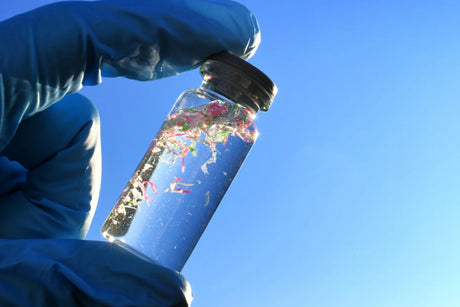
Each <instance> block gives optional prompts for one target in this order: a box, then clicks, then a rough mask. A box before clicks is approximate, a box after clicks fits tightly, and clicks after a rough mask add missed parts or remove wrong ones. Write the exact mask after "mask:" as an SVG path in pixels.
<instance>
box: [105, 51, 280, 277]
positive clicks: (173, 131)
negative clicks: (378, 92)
mask: <svg viewBox="0 0 460 307" xmlns="http://www.w3.org/2000/svg"><path fill="white" fill-rule="evenodd" d="M200 71H201V74H202V76H203V82H202V84H201V86H200V88H198V89H189V90H186V91H185V92H183V93H182V94H181V95H180V96H179V98H178V100H177V101H176V103H175V104H174V106H173V108H172V110H171V111H170V113H169V115H168V116H167V118H166V120H165V122H164V123H163V125H162V127H161V128H160V131H159V132H158V134H157V135H156V137H155V139H154V140H153V142H152V144H151V146H150V147H149V149H148V150H147V153H146V154H145V156H144V158H143V159H142V161H141V162H140V164H139V166H138V167H137V169H136V170H135V172H134V174H133V176H132V177H131V179H130V180H129V182H128V184H127V186H126V188H125V189H124V190H123V193H122V195H121V196H120V198H119V200H118V201H117V203H116V204H115V206H114V207H113V209H112V211H111V212H110V214H109V216H108V217H107V219H106V221H105V223H104V225H103V226H102V230H101V231H102V234H103V236H104V237H106V238H107V239H109V240H110V241H113V242H116V243H117V244H119V245H121V246H123V247H125V248H127V249H128V250H130V251H131V252H133V253H135V254H136V255H138V256H140V257H143V258H145V259H147V260H153V261H155V262H157V263H159V264H161V265H164V266H166V267H169V268H171V269H174V270H176V271H180V270H181V269H182V268H183V266H184V264H185V262H186V261H187V259H188V257H189V256H190V254H191V252H192V250H193V248H194V247H195V245H196V243H197V242H198V240H199V238H200V236H201V235H202V233H203V231H204V230H205V228H206V226H207V225H208V223H209V220H210V219H211V217H212V215H213V214H214V212H215V210H216V209H217V206H218V205H219V203H220V201H221V199H222V197H223V196H224V194H225V192H226V191H227V189H228V187H229V186H230V184H231V182H232V180H233V178H234V176H235V175H236V173H237V171H238V169H239V168H240V166H241V164H242V163H243V160H244V159H245V157H246V155H247V154H248V152H249V150H250V148H251V147H252V145H253V144H254V141H255V140H256V138H257V128H256V125H255V124H254V118H255V114H256V112H257V111H259V110H262V111H267V110H268V108H269V107H270V105H271V103H272V101H273V98H274V97H275V95H276V92H277V88H276V86H275V84H274V83H273V82H272V81H271V80H270V79H269V78H268V77H267V76H266V75H265V74H264V73H262V72H261V71H260V70H258V69H257V68H256V67H254V66H252V65H251V64H249V63H248V62H246V61H244V60H242V59H240V58H238V57H236V56H234V55H232V54H230V53H228V52H223V53H219V54H216V55H213V56H211V57H209V58H208V59H207V60H206V61H205V62H204V63H203V65H202V66H201V68H200Z"/></svg>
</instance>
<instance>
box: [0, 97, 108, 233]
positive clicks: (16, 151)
mask: <svg viewBox="0 0 460 307" xmlns="http://www.w3.org/2000/svg"><path fill="white" fill-rule="evenodd" d="M2 155H4V156H6V157H8V159H9V160H12V161H17V162H18V163H20V164H21V165H22V166H23V167H25V169H26V170H27V174H26V180H25V182H23V183H22V184H21V185H20V186H18V185H16V186H15V188H14V190H12V191H9V193H7V194H5V195H3V196H2V197H1V198H0V206H1V207H2V214H1V215H0V225H2V226H1V227H0V237H3V238H52V237H54V238H56V237H66V238H83V237H84V236H85V235H86V233H87V231H88V228H89V225H90V223H91V220H92V217H93V214H94V210H95V208H96V204H97V200H98V195H99V188H100V176H101V174H100V173H101V158H100V143H99V117H98V113H97V111H96V108H95V106H94V105H93V104H92V103H91V102H90V101H89V100H88V99H87V98H85V97H83V96H81V95H78V94H75V95H69V96H66V97H65V98H64V99H62V100H61V101H60V102H58V103H56V104H54V105H53V106H51V107H50V108H48V109H46V110H45V111H43V112H40V113H37V114H36V115H34V116H32V117H30V118H28V119H26V120H23V121H22V122H21V125H20V127H19V129H18V131H17V133H16V135H15V137H14V138H13V140H12V141H11V142H10V144H9V145H8V147H7V148H6V149H5V150H4V151H3V152H2Z"/></svg>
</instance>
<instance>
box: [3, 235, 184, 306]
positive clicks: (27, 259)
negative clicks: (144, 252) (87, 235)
mask: <svg viewBox="0 0 460 307" xmlns="http://www.w3.org/2000/svg"><path fill="white" fill-rule="evenodd" d="M0 280H1V287H0V305H2V306H68V307H72V306H159V307H161V306H189V304H190V303H191V300H192V294H191V289H190V285H189V284H188V282H187V281H186V280H185V279H184V278H183V277H182V275H180V274H179V273H177V272H174V271H172V270H170V269H167V268H164V267H161V266H159V265H156V264H153V263H150V262H147V261H144V260H142V259H140V258H138V257H136V256H134V255H132V254H131V253H129V252H127V251H126V250H124V249H122V248H120V247H118V246H117V245H114V244H110V243H105V242H96V241H82V240H66V239H44V240H4V239H3V240H0ZM25 290H27V295H24V291H25Z"/></svg>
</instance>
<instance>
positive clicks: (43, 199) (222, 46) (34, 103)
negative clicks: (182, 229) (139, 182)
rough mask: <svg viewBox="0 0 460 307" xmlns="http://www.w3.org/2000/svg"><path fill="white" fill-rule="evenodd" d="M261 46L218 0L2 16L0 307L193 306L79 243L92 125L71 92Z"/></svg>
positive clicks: (94, 158) (165, 273)
mask: <svg viewBox="0 0 460 307" xmlns="http://www.w3.org/2000/svg"><path fill="white" fill-rule="evenodd" d="M258 43H259V30H258V26H257V22H256V20H255V18H254V17H253V15H252V14H251V13H250V12H249V11H248V10H247V9H246V8H244V7H243V6H241V5H239V4H237V3H234V2H231V1H223V0H222V1H218V0H210V1H202V0H183V1H179V0H168V1H165V0H126V1H121V0H118V1H117V0H114V1H98V2H63V3H56V4H53V5H49V6H45V7H42V8H39V9H37V10H34V11H31V12H29V13H26V14H22V15H18V16H16V17H14V18H11V19H8V20H6V21H3V22H1V23H0V208H1V214H0V305H2V306H3V305H20V306H37V305H46V306H48V305H60V306H74V305H88V306H104V305H107V306H119V305H128V306H144V305H148V306H187V305H188V304H190V302H191V290H190V286H189V284H188V283H187V281H186V280H185V279H184V278H183V277H182V276H181V275H180V274H178V273H177V272H173V271H171V270H169V269H166V268H163V267H161V266H158V265H155V264H152V263H149V262H146V261H144V260H141V259H139V258H137V257H135V256H133V255H131V254H130V253H128V252H126V251H125V250H123V249H121V248H119V247H117V246H115V245H112V244H110V243H106V242H95V241H84V240H82V239H83V238H84V237H85V235H86V233H87V231H88V228H89V225H90V223H91V219H92V216H93V214H94V210H95V206H96V203H97V198H98V193H99V185H100V165H101V161H100V149H99V121H98V115H97V111H96V108H95V107H94V105H93V104H92V103H91V102H90V101H89V100H88V99H86V98H84V97H83V96H80V95H79V94H73V95H69V94H72V93H75V92H77V91H78V90H79V89H80V88H81V87H82V86H83V85H95V84H98V83H99V82H100V81H101V75H102V76H110V77H113V76H124V77H128V78H132V79H137V80H154V79H158V78H163V77H167V76H172V75H175V74H178V73H180V72H183V71H186V70H190V69H193V68H195V67H197V66H198V65H199V64H200V63H201V62H202V61H203V60H204V59H205V58H206V57H207V56H208V55H210V54H213V53H217V52H219V51H222V50H230V51H231V52H232V53H234V54H236V55H239V56H241V57H243V58H248V57H250V56H251V55H252V54H253V53H254V52H255V50H256V48H257V45H258ZM106 103H110V102H106Z"/></svg>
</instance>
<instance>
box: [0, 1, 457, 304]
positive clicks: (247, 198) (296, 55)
mask: <svg viewBox="0 0 460 307" xmlns="http://www.w3.org/2000/svg"><path fill="white" fill-rule="evenodd" d="M50 2H52V1H44V0H43V1H38V0H34V1H31V0H15V1H14V2H12V1H10V2H8V3H6V2H5V3H2V4H1V5H0V8H1V9H0V17H2V18H5V17H7V16H11V15H13V14H15V13H19V12H22V11H25V10H28V9H30V8H33V7H36V6H38V5H41V4H45V3H50ZM241 3H243V4H245V5H246V6H247V7H249V8H250V9H251V10H252V11H253V12H254V14H255V15H256V16H257V17H258V20H259V22H260V27H261V30H262V43H261V45H260V48H259V50H258V52H257V54H256V55H255V56H254V58H253V59H251V60H250V62H251V63H252V64H254V65H255V66H257V67H259V68H260V69H261V70H263V71H264V72H265V73H266V74H267V75H269V76H270V77H271V78H272V79H273V80H274V81H275V83H276V84H277V85H278V87H279V94H278V96H277V97H276V99H275V102H274V104H273V106H272V108H271V109H270V111H269V112H267V113H259V114H258V118H257V125H258V127H259V130H260V137H259V139H258V140H257V142H256V144H255V145H254V147H253V149H252V151H251V153H250V155H249V156H248V158H247V160H246V161H245V163H244V165H243V167H242V168H241V170H240V172H239V173H238V175H237V177H236V178H235V180H234V183H233V184H232V186H231V187H230V189H229V191H228V192H227V194H226V196H225V198H224V200H223V201H222V203H221V205H220V207H219V209H218V210H217V212H216V214H215V216H214V218H213V220H212V221H211V223H210V225H209V226H208V229H207V230H206V232H205V234H204V235H203V237H202V239H201V240H200V242H199V244H198V245H197V247H196V249H195V251H194V253H193V254H192V256H191V258H190V259H189V261H188V263H187V264H186V266H185V268H184V270H183V271H182V273H183V274H184V275H185V276H186V277H187V279H188V280H189V281H190V282H191V284H192V288H193V290H194V295H195V300H194V306H199V307H201V306H204V307H208V306H224V307H225V306H243V307H244V306H315V307H316V306H458V305H460V292H459V291H458V289H459V288H460V260H459V259H460V243H459V238H460V225H459V221H460V188H459V187H460V180H459V178H460V135H459V134H460V133H459V132H460V120H459V118H460V76H459V75H460V18H459V16H460V3H458V2H457V1H301V0H286V1H282V2H280V1H256V0H244V1H241ZM199 83H200V76H199V73H198V72H197V71H192V72H189V73H185V74H183V75H180V76H177V77H173V78H169V79H165V80H160V81H156V82H144V83H142V82H135V81H130V80H126V79H121V78H120V79H104V81H103V83H102V84H101V85H100V86H97V87H91V88H85V89H83V90H82V93H83V94H85V95H86V96H88V97H89V98H91V99H92V100H93V101H94V102H95V103H96V104H97V105H98V107H99V110H100V113H101V121H102V138H103V141H102V142H103V143H102V149H103V183H102V190H101V197H100V203H99V207H98V210H97V212H96V216H95V219H94V223H93V226H92V228H91V230H90V234H89V236H88V239H92V240H103V239H102V237H101V236H100V235H99V228H100V226H101V225H102V223H103V220H104V219H105V217H106V216H107V214H108V212H109V211H110V209H111V208H112V206H113V204H114V203H115V201H116V199H117V198H118V196H119V194H120V193H121V191H122V189H123V188H124V186H125V184H126V182H127V180H128V179H129V177H130V176H131V174H132V172H133V170H134V169H135V167H136V166H137V163H138V162H139V160H140V158H141V157H142V155H143V154H144V152H145V150H146V148H147V147H148V145H149V143H150V141H151V140H152V138H153V137H154V135H155V134H156V131H157V129H158V128H159V126H160V125H161V123H162V121H163V119H164V117H165V116H166V114H167V113H168V111H169V109H170V108H171V106H172V104H173V103H174V101H175V100H176V98H177V96H178V95H179V94H180V93H181V92H182V91H183V90H185V89H187V88H189V87H195V86H198V85H199ZM248 191H250V192H248Z"/></svg>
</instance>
